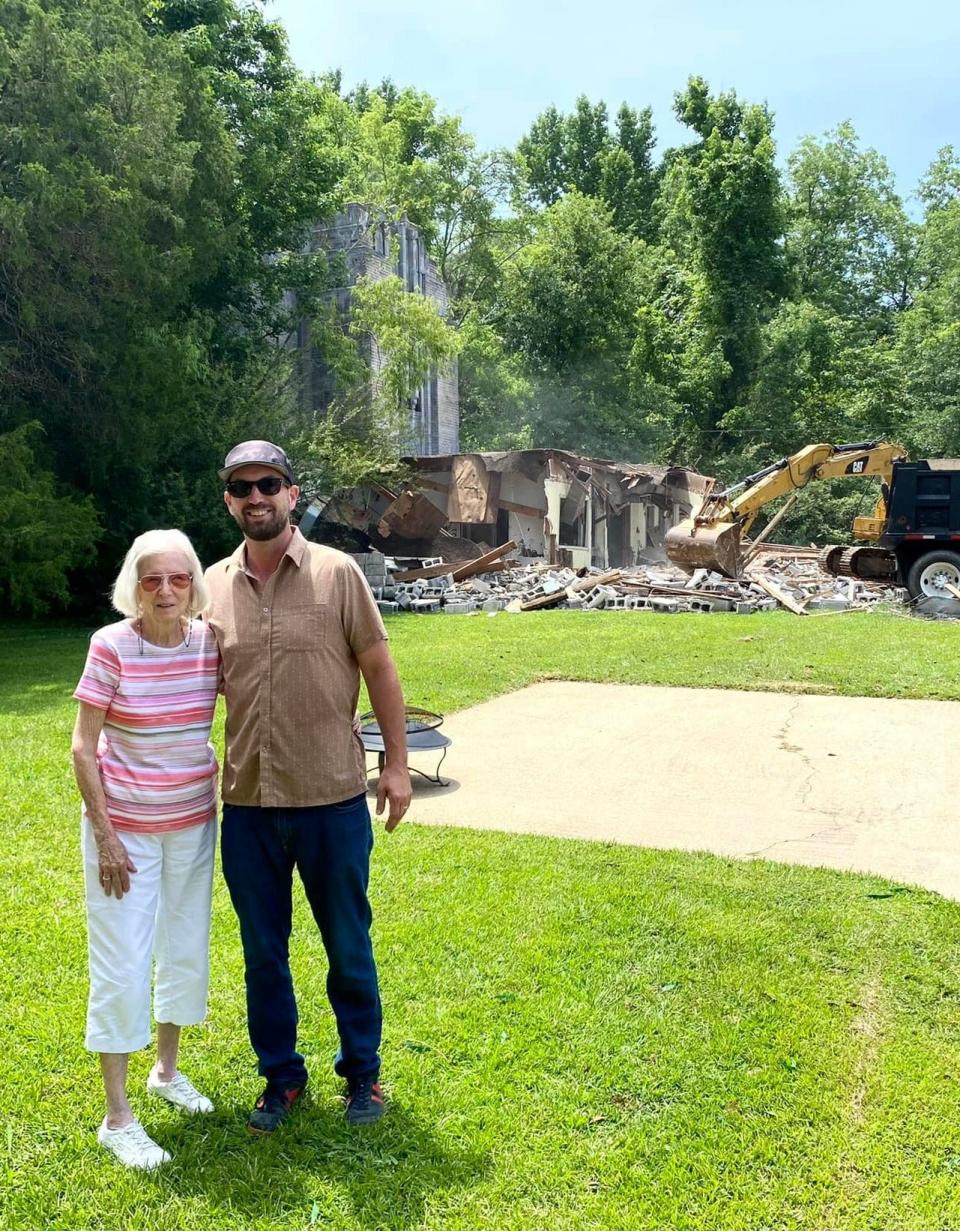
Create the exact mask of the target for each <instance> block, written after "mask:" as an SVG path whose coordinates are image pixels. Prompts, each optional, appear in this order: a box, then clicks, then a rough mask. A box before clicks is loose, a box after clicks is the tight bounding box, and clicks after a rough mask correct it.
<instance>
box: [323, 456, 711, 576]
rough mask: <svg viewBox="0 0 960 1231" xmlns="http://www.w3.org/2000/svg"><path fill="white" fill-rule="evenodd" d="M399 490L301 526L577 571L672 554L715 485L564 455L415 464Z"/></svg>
mask: <svg viewBox="0 0 960 1231" xmlns="http://www.w3.org/2000/svg"><path fill="white" fill-rule="evenodd" d="M405 461H406V462H407V464H408V465H409V466H410V467H411V470H412V472H413V478H412V481H411V483H410V485H409V488H408V489H407V490H404V491H402V492H397V491H394V490H391V489H390V488H388V487H387V486H384V485H381V484H368V485H365V486H364V487H360V488H355V489H353V490H352V491H350V492H347V493H341V494H338V495H337V496H336V497H333V498H330V499H324V500H320V501H316V502H314V504H313V505H312V506H311V508H310V509H309V510H308V512H307V514H306V515H305V516H304V519H303V521H302V522H301V528H303V529H304V532H305V533H307V534H312V537H314V538H321V539H322V538H323V537H325V535H324V527H325V526H326V527H329V526H333V525H337V526H343V527H348V528H350V529H351V530H352V531H354V532H356V533H357V534H358V535H360V536H365V537H366V539H367V540H368V544H369V546H370V547H373V548H375V549H377V550H379V551H383V552H387V553H388V554H392V555H401V556H407V557H412V556H417V555H425V556H443V557H444V558H445V559H467V558H470V557H471V556H475V555H479V554H481V552H483V551H485V550H490V549H491V548H495V547H498V546H500V545H502V544H505V543H508V542H510V541H513V542H515V543H516V544H517V545H518V553H519V555H520V556H521V557H522V558H524V559H531V560H535V559H542V560H543V561H544V562H546V563H547V564H551V565H562V566H566V567H570V568H574V569H576V568H585V567H590V566H595V567H600V568H615V567H629V566H631V565H634V564H642V563H645V562H650V561H654V560H659V559H662V558H663V554H664V553H663V538H664V535H665V534H666V532H667V530H669V529H670V528H671V527H672V526H675V525H676V524H677V523H678V522H680V521H682V520H683V519H684V518H685V517H689V516H690V514H691V512H692V510H693V508H694V506H696V505H699V503H700V500H701V499H702V497H703V495H704V494H705V492H706V491H707V489H708V486H709V485H710V483H711V482H712V480H710V479H708V478H707V477H705V476H704V475H701V474H699V473H697V471H695V470H691V469H688V468H686V467H682V466H656V465H653V464H648V463H632V462H615V461H606V460H601V459H596V458H587V457H580V456H578V455H577V454H575V453H570V452H567V451H565V450H562V449H524V450H519V451H512V452H505V453H451V454H444V455H433V456H425V457H416V458H408V459H405Z"/></svg>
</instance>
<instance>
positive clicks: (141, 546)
mask: <svg viewBox="0 0 960 1231" xmlns="http://www.w3.org/2000/svg"><path fill="white" fill-rule="evenodd" d="M165 551H175V552H176V553H177V554H178V555H180V556H183V558H184V560H186V562H187V564H188V565H189V571H190V576H191V577H192V579H193V585H192V586H191V587H190V604H189V606H188V607H187V614H188V615H190V616H195V615H197V614H198V613H199V612H201V611H202V610H203V609H204V607H206V605H207V602H208V599H209V592H208V590H207V583H206V582H205V581H204V580H203V569H202V568H201V567H200V561H199V560H198V559H197V553H196V552H195V551H194V550H193V544H192V543H191V542H190V540H189V539H188V538H187V536H186V535H185V534H184V533H183V531H182V530H147V531H146V533H144V534H138V535H137V537H136V538H135V539H134V540H133V543H132V544H131V546H130V550H129V551H128V552H127V554H126V556H125V557H124V560H123V564H122V565H121V567H120V572H119V573H118V574H117V580H116V581H115V582H114V583H113V593H112V595H111V599H112V601H113V605H114V607H115V608H116V609H117V611H119V612H120V614H121V615H125V616H135V615H136V614H137V612H138V609H139V606H140V604H139V601H138V597H137V582H138V581H139V580H140V561H141V560H144V559H146V557H147V556H159V555H160V553H161V552H165Z"/></svg>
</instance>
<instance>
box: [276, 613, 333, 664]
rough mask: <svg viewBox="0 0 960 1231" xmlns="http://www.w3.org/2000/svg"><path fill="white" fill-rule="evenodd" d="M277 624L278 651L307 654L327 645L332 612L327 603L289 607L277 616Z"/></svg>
mask: <svg viewBox="0 0 960 1231" xmlns="http://www.w3.org/2000/svg"><path fill="white" fill-rule="evenodd" d="M275 623H276V627H277V633H278V637H279V640H278V642H277V647H278V649H279V650H281V651H283V652H284V653H286V652H290V653H294V654H305V653H308V652H309V651H310V650H321V649H323V648H324V646H325V645H326V643H327V636H328V632H329V626H330V612H329V609H328V608H327V605H326V603H311V605H310V606H309V607H288V608H287V609H286V610H284V611H281V612H279V613H278V614H277V616H276V618H275Z"/></svg>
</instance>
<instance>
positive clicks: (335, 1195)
mask: <svg viewBox="0 0 960 1231" xmlns="http://www.w3.org/2000/svg"><path fill="white" fill-rule="evenodd" d="M246 1118H247V1112H246V1110H245V1109H238V1110H237V1112H236V1113H235V1114H231V1115H229V1117H228V1118H227V1117H225V1118H223V1119H221V1117H220V1115H219V1114H218V1115H216V1116H214V1117H211V1121H213V1122H212V1123H211V1121H207V1122H206V1125H205V1126H204V1127H205V1129H206V1131H204V1132H203V1133H202V1137H201V1136H200V1135H198V1133H197V1129H198V1128H199V1127H200V1126H199V1125H198V1124H197V1122H196V1121H184V1120H177V1121H175V1122H172V1123H171V1124H170V1126H169V1128H166V1129H165V1131H164V1132H163V1134H162V1140H163V1144H164V1146H165V1147H166V1148H167V1149H169V1150H170V1152H171V1153H172V1154H173V1156H174V1159H175V1162H174V1164H173V1167H172V1168H171V1169H170V1172H169V1173H167V1174H168V1177H169V1183H170V1186H171V1189H172V1190H173V1191H175V1192H176V1194H177V1195H178V1196H180V1197H189V1196H191V1195H196V1196H200V1197H202V1198H204V1199H205V1200H206V1201H208V1202H209V1203H210V1205H211V1207H222V1211H223V1215H224V1225H230V1224H231V1222H233V1223H237V1222H241V1223H242V1222H245V1221H246V1220H247V1219H249V1220H251V1221H253V1220H258V1221H259V1220H260V1219H262V1218H267V1217H270V1216H271V1215H272V1216H273V1217H276V1218H278V1219H283V1220H286V1219H287V1218H289V1216H290V1215H291V1214H295V1215H297V1217H298V1218H299V1216H300V1213H302V1223H303V1225H308V1224H310V1223H319V1224H320V1225H324V1224H326V1223H327V1222H328V1221H331V1220H339V1219H342V1218H343V1217H344V1216H346V1217H349V1218H352V1219H353V1220H355V1221H356V1222H357V1223H358V1224H359V1225H361V1226H364V1227H371V1228H374V1227H375V1228H378V1231H379V1229H381V1228H382V1229H383V1231H403V1229H404V1228H407V1227H411V1226H418V1225H420V1223H421V1222H422V1221H423V1219H424V1216H425V1213H426V1207H427V1203H428V1200H429V1199H430V1198H431V1197H432V1196H442V1195H443V1194H444V1193H446V1192H449V1191H450V1190H456V1189H464V1188H469V1187H471V1186H472V1185H474V1184H476V1183H478V1182H479V1181H480V1180H481V1179H482V1177H483V1176H484V1175H485V1174H486V1172H487V1170H488V1169H489V1165H490V1164H489V1158H488V1156H487V1155H486V1154H481V1153H478V1152H474V1151H469V1150H462V1149H450V1148H449V1147H441V1146H440V1144H439V1143H438V1142H437V1140H436V1138H435V1137H434V1136H433V1134H432V1133H431V1132H430V1131H429V1129H427V1128H425V1127H424V1125H423V1124H422V1123H421V1122H420V1120H418V1119H417V1118H416V1117H415V1116H414V1115H413V1114H412V1113H411V1112H410V1111H409V1110H408V1109H407V1108H406V1107H405V1106H404V1105H403V1103H402V1102H400V1101H397V1100H393V1099H391V1100H390V1101H389V1104H388V1111H387V1115H386V1116H385V1117H384V1119H383V1120H382V1121H381V1122H380V1123H379V1124H375V1125H370V1126H367V1127H364V1128H351V1127H349V1126H348V1125H347V1124H346V1122H345V1120H344V1116H343V1107H342V1104H340V1103H339V1102H336V1103H333V1102H331V1104H330V1105H328V1106H324V1105H317V1104H315V1103H312V1102H310V1103H307V1104H306V1105H305V1106H304V1107H302V1108H301V1109H300V1110H299V1112H298V1113H297V1115H296V1116H295V1117H294V1118H293V1119H292V1120H291V1121H290V1122H289V1123H288V1124H286V1125H284V1127H283V1128H282V1129H281V1130H280V1131H279V1132H278V1133H277V1134H276V1135H275V1136H273V1137H252V1136H251V1135H250V1134H249V1133H248V1132H247V1128H246ZM157 1135H158V1137H159V1136H160V1134H159V1133H158V1134H157ZM163 1178H166V1177H163Z"/></svg>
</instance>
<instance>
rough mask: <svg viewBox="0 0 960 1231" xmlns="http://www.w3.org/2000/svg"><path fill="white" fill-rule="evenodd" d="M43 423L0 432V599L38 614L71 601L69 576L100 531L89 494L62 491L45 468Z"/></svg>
mask: <svg viewBox="0 0 960 1231" xmlns="http://www.w3.org/2000/svg"><path fill="white" fill-rule="evenodd" d="M40 435H41V433H40V428H39V425H38V424H36V423H25V424H23V425H22V426H21V427H19V428H16V429H15V430H14V431H12V432H5V433H3V434H0V466H2V468H3V474H4V476H5V479H6V484H7V498H6V510H5V514H4V518H3V525H2V528H0V604H2V605H3V607H4V609H5V610H7V611H19V612H25V613H27V614H30V615H36V614H38V613H40V612H44V611H47V610H48V609H49V608H50V606H51V605H52V604H53V603H57V604H59V605H61V606H64V607H66V606H67V605H68V604H69V601H70V593H69V590H68V586H67V576H68V574H69V573H70V572H71V571H72V570H74V569H79V568H80V567H81V566H83V565H86V564H88V563H89V562H90V561H91V560H92V559H93V555H94V547H95V545H96V542H97V539H98V538H99V537H100V525H99V520H98V518H97V514H96V511H95V509H94V507H93V502H92V500H91V499H90V498H89V497H80V496H76V495H73V494H70V493H68V494H63V493H60V492H58V491H57V484H56V481H55V479H54V477H53V475H52V474H51V472H50V471H49V470H46V469H44V468H43V466H42V464H41V462H40V457H39V455H38V454H39V450H38V449H37V447H36V446H37V444H38V441H39V438H40Z"/></svg>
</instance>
